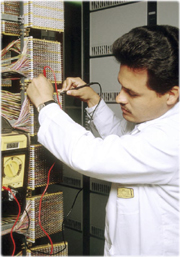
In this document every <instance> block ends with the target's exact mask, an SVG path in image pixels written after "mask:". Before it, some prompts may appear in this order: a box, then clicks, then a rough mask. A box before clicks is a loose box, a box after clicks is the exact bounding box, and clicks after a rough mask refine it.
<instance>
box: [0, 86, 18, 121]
mask: <svg viewBox="0 0 180 257" xmlns="http://www.w3.org/2000/svg"><path fill="white" fill-rule="evenodd" d="M20 110H21V96H20V93H11V92H8V91H5V90H1V115H2V116H3V117H4V118H5V119H7V120H8V121H9V122H10V123H11V125H13V123H14V122H15V121H16V120H17V119H18V117H19V114H20Z"/></svg>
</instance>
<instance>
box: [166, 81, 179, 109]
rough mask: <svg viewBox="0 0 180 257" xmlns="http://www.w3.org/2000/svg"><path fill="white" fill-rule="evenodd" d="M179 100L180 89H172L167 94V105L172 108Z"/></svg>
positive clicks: (175, 87)
mask: <svg viewBox="0 0 180 257" xmlns="http://www.w3.org/2000/svg"><path fill="white" fill-rule="evenodd" d="M178 99H179V87H178V86H174V87H172V88H171V89H170V90H169V91H168V93H167V105H169V106H171V105H174V104H175V103H177V101H178Z"/></svg>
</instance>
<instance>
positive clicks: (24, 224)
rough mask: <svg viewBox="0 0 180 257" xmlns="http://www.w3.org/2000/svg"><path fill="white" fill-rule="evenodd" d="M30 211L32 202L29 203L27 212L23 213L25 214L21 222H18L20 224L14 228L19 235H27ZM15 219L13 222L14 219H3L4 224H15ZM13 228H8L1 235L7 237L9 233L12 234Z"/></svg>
mask: <svg viewBox="0 0 180 257" xmlns="http://www.w3.org/2000/svg"><path fill="white" fill-rule="evenodd" d="M29 210H30V201H28V202H27V204H26V208H25V211H24V212H23V214H22V215H21V217H20V220H19V221H18V223H17V224H16V225H15V226H14V229H13V232H16V233H18V234H26V233H27V230H28V227H29V217H28V212H29ZM14 221H15V219H14V220H13V218H12V217H11V216H10V217H6V218H2V223H3V224H8V223H12V222H13V223H14ZM10 231H11V228H8V229H6V230H3V231H1V235H2V236H3V235H6V234H8V233H10Z"/></svg>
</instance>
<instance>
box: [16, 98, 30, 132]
mask: <svg viewBox="0 0 180 257" xmlns="http://www.w3.org/2000/svg"><path fill="white" fill-rule="evenodd" d="M12 126H13V128H16V129H22V130H24V131H26V132H29V131H30V127H31V123H30V100H29V98H28V97H26V98H25V99H24V102H23V105H22V107H21V111H20V114H19V117H18V119H17V120H16V122H15V123H14V124H13V125H12Z"/></svg>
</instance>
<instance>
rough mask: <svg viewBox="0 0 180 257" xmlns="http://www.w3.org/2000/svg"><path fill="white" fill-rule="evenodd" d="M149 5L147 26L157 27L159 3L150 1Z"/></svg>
mask: <svg viewBox="0 0 180 257" xmlns="http://www.w3.org/2000/svg"><path fill="white" fill-rule="evenodd" d="M147 5H148V8H147V9H148V11H147V12H148V13H147V24H148V25H156V24H157V2H155V1H152V2H151V1H148V2H147Z"/></svg>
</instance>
